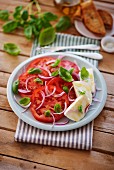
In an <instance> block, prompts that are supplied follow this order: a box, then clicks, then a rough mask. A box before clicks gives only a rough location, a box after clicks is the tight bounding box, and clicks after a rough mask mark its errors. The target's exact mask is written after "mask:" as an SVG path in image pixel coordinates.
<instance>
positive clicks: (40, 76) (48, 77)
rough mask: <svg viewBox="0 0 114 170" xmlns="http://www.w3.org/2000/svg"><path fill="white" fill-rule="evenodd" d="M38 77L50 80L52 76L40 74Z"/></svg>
mask: <svg viewBox="0 0 114 170" xmlns="http://www.w3.org/2000/svg"><path fill="white" fill-rule="evenodd" d="M38 77H39V78H42V79H44V80H50V79H51V78H52V76H51V77H45V76H42V75H38Z"/></svg>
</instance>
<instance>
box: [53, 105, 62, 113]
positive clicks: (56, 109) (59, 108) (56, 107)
mask: <svg viewBox="0 0 114 170" xmlns="http://www.w3.org/2000/svg"><path fill="white" fill-rule="evenodd" d="M54 111H55V112H56V113H60V112H61V105H60V104H59V103H57V104H55V106H54Z"/></svg>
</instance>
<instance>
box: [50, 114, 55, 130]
mask: <svg viewBox="0 0 114 170" xmlns="http://www.w3.org/2000/svg"><path fill="white" fill-rule="evenodd" d="M50 114H51V116H52V118H53V125H52V128H53V127H54V125H55V117H54V115H53V113H50Z"/></svg>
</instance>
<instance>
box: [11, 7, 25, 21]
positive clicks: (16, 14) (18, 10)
mask: <svg viewBox="0 0 114 170" xmlns="http://www.w3.org/2000/svg"><path fill="white" fill-rule="evenodd" d="M22 9H23V6H17V7H16V8H15V11H14V13H13V17H14V19H15V20H19V19H21V10H22Z"/></svg>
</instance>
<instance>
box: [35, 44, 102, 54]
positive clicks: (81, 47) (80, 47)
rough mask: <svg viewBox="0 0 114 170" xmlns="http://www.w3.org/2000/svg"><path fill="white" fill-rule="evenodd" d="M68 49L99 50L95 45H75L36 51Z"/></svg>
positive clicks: (48, 47)
mask: <svg viewBox="0 0 114 170" xmlns="http://www.w3.org/2000/svg"><path fill="white" fill-rule="evenodd" d="M68 49H83V50H99V49H100V46H98V45H95V44H86V45H76V46H57V47H50V46H45V47H37V48H36V50H37V51H39V52H41V53H43V52H55V51H60V50H68Z"/></svg>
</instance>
